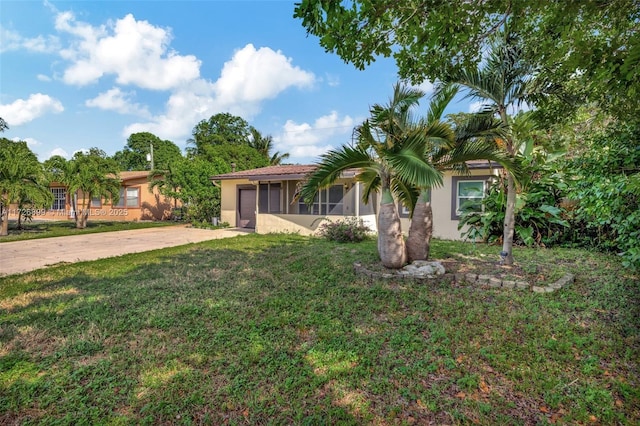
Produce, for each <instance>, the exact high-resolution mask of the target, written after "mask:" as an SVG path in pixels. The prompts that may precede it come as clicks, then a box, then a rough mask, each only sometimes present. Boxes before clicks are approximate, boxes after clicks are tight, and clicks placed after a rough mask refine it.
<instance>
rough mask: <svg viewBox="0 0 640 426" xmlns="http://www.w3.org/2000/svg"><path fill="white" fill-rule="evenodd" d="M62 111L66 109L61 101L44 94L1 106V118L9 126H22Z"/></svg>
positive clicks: (37, 94)
mask: <svg viewBox="0 0 640 426" xmlns="http://www.w3.org/2000/svg"><path fill="white" fill-rule="evenodd" d="M62 111H64V107H63V106H62V103H60V101H59V100H57V99H55V98H52V97H50V96H49V95H43V94H42V93H36V94H34V95H31V96H29V99H27V100H24V99H17V100H15V101H13V102H12V103H10V104H5V105H0V117H2V118H3V119H4V120H5V121H6V122H7V123H8V124H9V126H20V125H22V124H25V123H28V122H30V121H33V120H35V119H36V118H38V117H40V116H42V115H44V114H47V113H60V112H62Z"/></svg>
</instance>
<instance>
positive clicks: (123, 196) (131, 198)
mask: <svg viewBox="0 0 640 426" xmlns="http://www.w3.org/2000/svg"><path fill="white" fill-rule="evenodd" d="M114 207H140V188H120V199H119V200H118V204H116V205H115V206H114Z"/></svg>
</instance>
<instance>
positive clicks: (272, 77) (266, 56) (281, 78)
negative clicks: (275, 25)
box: [123, 44, 315, 140]
mask: <svg viewBox="0 0 640 426" xmlns="http://www.w3.org/2000/svg"><path fill="white" fill-rule="evenodd" d="M314 82H315V76H314V75H313V74H312V73H310V72H307V71H304V70H302V69H300V68H299V67H294V66H292V65H291V58H287V57H286V56H285V55H284V54H283V53H282V52H280V51H274V50H272V49H270V48H268V47H262V48H259V49H256V48H255V47H254V46H253V45H252V44H248V45H246V46H245V47H244V48H242V49H240V50H238V51H236V52H235V54H234V55H233V57H232V58H231V59H230V60H229V61H227V62H226V63H225V64H224V66H223V69H222V72H221V74H220V77H219V78H218V80H216V81H215V82H213V83H212V82H209V81H207V80H204V79H197V80H194V81H192V82H190V83H189V84H187V85H184V86H183V87H181V88H178V89H176V90H174V91H173V93H172V94H171V96H170V97H169V99H168V101H167V103H166V108H165V111H164V113H163V114H161V115H158V116H155V117H153V118H152V119H151V120H149V121H148V122H145V123H133V124H131V125H130V126H127V127H126V128H125V129H124V131H123V136H125V137H128V136H129V135H130V134H131V133H135V132H143V131H145V132H152V133H154V134H156V135H158V136H160V137H161V138H166V139H172V140H176V139H179V138H186V137H188V135H189V134H190V133H191V130H192V128H193V126H194V125H195V123H197V122H199V121H200V120H202V119H204V118H208V117H210V116H211V115H214V114H217V113H219V112H223V111H224V112H229V113H231V114H234V115H239V116H241V117H243V118H245V119H247V120H250V119H251V118H252V117H253V116H254V115H256V114H257V113H259V112H260V110H261V108H262V102H264V101H265V100H268V99H272V98H275V97H276V96H278V95H279V94H280V93H281V92H283V91H284V90H286V89H288V88H290V87H298V88H305V87H310V86H312V85H313V83H314Z"/></svg>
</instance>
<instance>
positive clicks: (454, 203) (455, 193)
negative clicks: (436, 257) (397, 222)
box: [211, 161, 500, 240]
mask: <svg viewBox="0 0 640 426" xmlns="http://www.w3.org/2000/svg"><path fill="white" fill-rule="evenodd" d="M468 166H469V170H470V174H468V175H458V174H455V173H454V172H446V173H445V176H444V185H443V186H442V187H439V188H434V189H433V190H432V191H431V205H432V209H433V222H434V236H436V237H439V238H444V239H453V240H455V239H460V231H459V230H458V220H459V214H460V211H459V208H460V205H461V204H462V203H464V202H465V201H468V200H473V199H481V198H482V197H483V196H484V194H485V193H486V189H487V187H488V185H489V183H490V181H491V180H492V179H494V178H495V176H496V175H497V174H498V172H499V170H500V166H498V165H496V164H495V163H489V162H487V161H482V162H479V161H474V162H471V163H469V164H468ZM314 169H315V166H313V165H283V166H269V167H262V168H258V169H252V170H244V171H239V172H232V173H225V174H221V175H216V176H212V177H211V180H212V181H213V184H214V185H219V186H220V187H221V212H220V216H221V217H220V219H221V221H222V222H228V223H229V224H230V225H231V226H236V227H240V228H253V229H255V232H257V233H261V234H266V233H271V232H298V233H300V234H303V235H310V234H313V233H315V232H316V230H317V229H318V227H319V226H320V224H321V223H322V222H323V221H325V220H332V221H333V220H338V219H340V218H342V217H346V216H353V217H358V218H361V219H362V220H363V221H364V222H365V223H366V224H367V225H369V227H370V228H372V229H376V214H377V212H378V203H379V197H377V196H375V194H374V196H373V197H372V200H370V201H369V203H368V204H364V203H363V202H362V196H361V194H362V184H361V183H359V182H357V181H356V176H357V174H358V170H356V169H354V170H348V171H346V172H344V173H343V174H342V175H341V176H340V179H338V180H337V181H336V182H335V184H334V185H332V186H331V187H329V188H326V189H324V190H322V191H320V192H319V193H318V195H317V196H316V199H315V201H314V203H313V204H312V205H310V206H307V205H306V204H305V203H304V201H302V200H297V199H296V195H297V193H298V189H299V187H300V185H302V184H303V183H304V181H305V177H306V176H307V175H308V174H309V173H311V172H312V171H313V170H314ZM399 213H400V217H401V220H402V229H403V231H404V232H407V231H408V230H409V211H408V209H407V208H406V207H404V206H402V205H399Z"/></svg>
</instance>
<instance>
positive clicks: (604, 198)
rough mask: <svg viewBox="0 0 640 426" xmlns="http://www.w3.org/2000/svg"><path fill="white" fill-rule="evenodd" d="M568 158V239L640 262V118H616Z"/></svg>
mask: <svg viewBox="0 0 640 426" xmlns="http://www.w3.org/2000/svg"><path fill="white" fill-rule="evenodd" d="M582 148H583V152H582V153H579V154H578V155H576V156H574V157H573V158H571V159H570V160H569V161H567V163H566V165H565V168H566V170H567V171H566V173H567V175H568V176H569V179H568V180H567V183H568V184H569V191H568V198H569V199H570V200H572V201H573V202H574V204H575V208H574V209H573V210H572V211H571V212H570V221H571V229H572V233H571V236H570V238H569V240H568V242H569V243H571V244H573V245H577V246H582V247H594V248H597V249H599V250H606V251H613V252H617V253H619V254H620V255H621V256H622V257H623V258H624V261H623V264H624V265H625V266H627V267H635V268H640V122H637V123H614V124H613V125H611V126H609V128H608V129H607V130H606V131H604V132H602V133H600V134H595V135H593V136H592V137H590V138H588V139H587V140H586V141H584V142H583V147H582Z"/></svg>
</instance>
